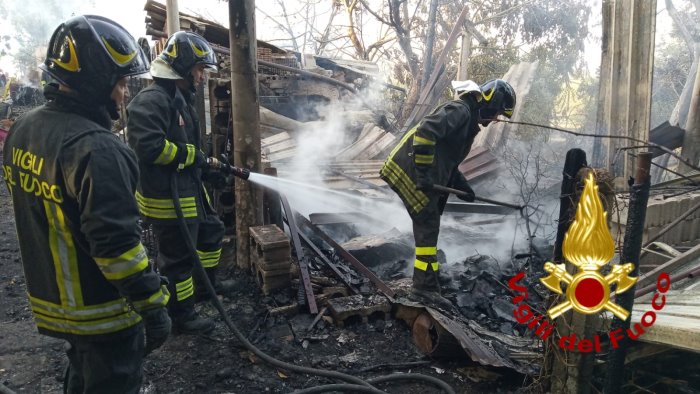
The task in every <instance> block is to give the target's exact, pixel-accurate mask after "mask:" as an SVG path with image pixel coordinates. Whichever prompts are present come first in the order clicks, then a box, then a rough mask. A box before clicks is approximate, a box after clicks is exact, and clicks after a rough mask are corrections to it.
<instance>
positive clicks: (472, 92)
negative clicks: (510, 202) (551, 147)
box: [380, 79, 515, 294]
mask: <svg viewBox="0 0 700 394" xmlns="http://www.w3.org/2000/svg"><path fill="white" fill-rule="evenodd" d="M452 87H453V89H454V90H455V96H456V97H455V99H454V100H452V101H448V102H446V103H444V104H442V105H440V106H438V107H437V108H436V109H435V110H433V112H432V113H430V114H429V115H427V116H425V117H424V118H423V119H422V120H421V122H420V123H419V124H418V125H417V126H415V127H413V128H412V129H410V130H408V131H407V132H406V134H405V135H404V136H403V138H401V140H400V141H399V143H398V144H397V145H396V146H395V147H394V149H393V150H392V151H391V153H390V154H389V156H388V157H387V159H386V161H385V162H384V165H383V166H382V169H381V171H380V176H381V178H382V179H384V180H385V181H386V182H387V183H388V184H389V186H391V188H392V189H393V190H394V192H396V193H397V194H398V196H399V197H400V198H401V200H402V202H403V203H404V205H405V207H406V210H407V211H408V213H409V215H410V216H411V219H412V222H413V237H414V239H415V245H416V253H415V254H416V258H415V261H414V267H413V288H414V291H416V292H418V293H421V292H436V293H438V294H439V293H440V285H439V282H438V268H439V267H438V260H437V241H438V234H439V232H440V216H441V215H442V211H443V209H444V208H445V203H446V202H447V197H448V196H447V195H445V194H441V193H438V192H436V191H434V190H432V189H433V185H434V184H437V185H442V186H449V187H452V188H455V189H458V190H461V191H464V192H466V193H467V194H466V195H463V196H460V197H459V198H460V199H462V200H464V201H467V202H473V201H474V192H473V190H472V189H471V187H470V186H469V184H468V183H467V180H466V179H465V178H464V175H463V174H462V173H461V172H460V171H459V170H458V169H457V166H458V165H459V164H460V163H461V162H462V160H463V159H464V158H465V157H467V155H468V154H469V150H470V149H471V146H472V143H473V142H474V138H475V137H476V135H477V134H478V133H479V130H480V126H479V124H481V125H483V126H487V125H488V124H489V123H490V122H491V121H492V120H493V119H495V118H497V117H498V116H499V115H505V116H506V117H508V118H510V117H511V115H512V114H513V107H514V106H515V92H514V91H513V88H512V87H511V86H510V84H508V83H507V82H505V81H503V80H500V79H496V80H492V81H489V82H486V83H485V84H483V85H481V87H480V86H479V85H477V84H476V83H475V82H473V81H453V82H452Z"/></svg>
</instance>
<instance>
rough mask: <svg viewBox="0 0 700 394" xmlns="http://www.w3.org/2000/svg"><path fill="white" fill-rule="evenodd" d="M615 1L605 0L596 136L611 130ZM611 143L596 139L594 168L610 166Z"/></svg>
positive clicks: (594, 144)
mask: <svg viewBox="0 0 700 394" xmlns="http://www.w3.org/2000/svg"><path fill="white" fill-rule="evenodd" d="M614 1H615V0H603V38H602V43H601V50H602V56H601V57H600V82H599V83H598V109H597V114H596V127H595V131H596V134H602V135H605V134H608V133H609V130H610V123H609V122H610V113H609V111H610V83H609V82H608V81H610V78H611V76H612V71H611V68H612V52H611V48H612V46H613V45H612V38H613V29H612V17H613V8H614ZM609 144H610V141H609V140H607V139H605V138H596V139H595V140H594V141H593V155H592V156H593V157H592V158H591V163H592V165H593V166H594V167H607V166H608V162H609V161H608V160H609V159H608V145H609Z"/></svg>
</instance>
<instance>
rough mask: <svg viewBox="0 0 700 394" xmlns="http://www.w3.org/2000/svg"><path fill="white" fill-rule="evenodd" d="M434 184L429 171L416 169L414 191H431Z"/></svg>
mask: <svg viewBox="0 0 700 394" xmlns="http://www.w3.org/2000/svg"><path fill="white" fill-rule="evenodd" d="M434 183H435V182H434V181H433V177H432V175H431V174H430V171H429V169H421V168H416V189H418V190H420V191H423V192H425V191H428V190H431V189H432V188H433V184H434Z"/></svg>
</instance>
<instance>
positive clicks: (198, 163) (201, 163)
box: [193, 149, 207, 168]
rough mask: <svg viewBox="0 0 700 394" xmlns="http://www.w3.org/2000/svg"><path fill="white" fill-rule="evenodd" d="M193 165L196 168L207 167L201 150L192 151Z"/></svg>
mask: <svg viewBox="0 0 700 394" xmlns="http://www.w3.org/2000/svg"><path fill="white" fill-rule="evenodd" d="M193 165H194V166H195V167H198V168H202V167H206V166H207V157H206V156H204V153H202V151H201V150H199V149H197V150H195V151H194V163H193Z"/></svg>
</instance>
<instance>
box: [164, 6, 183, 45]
mask: <svg viewBox="0 0 700 394" xmlns="http://www.w3.org/2000/svg"><path fill="white" fill-rule="evenodd" d="M165 10H166V17H165V23H166V24H167V27H168V37H170V36H172V35H173V34H175V33H177V32H179V31H180V10H179V9H178V6H177V0H167V1H166V3H165Z"/></svg>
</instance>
